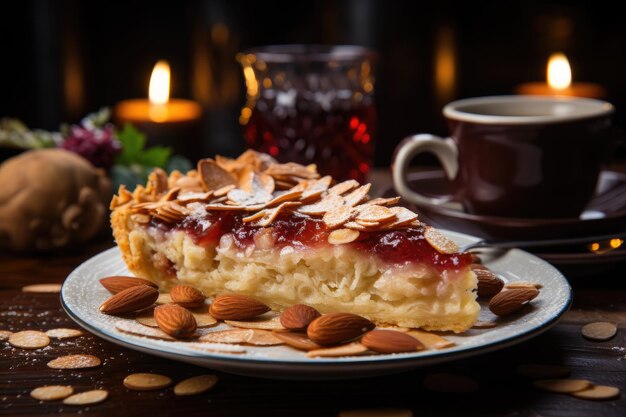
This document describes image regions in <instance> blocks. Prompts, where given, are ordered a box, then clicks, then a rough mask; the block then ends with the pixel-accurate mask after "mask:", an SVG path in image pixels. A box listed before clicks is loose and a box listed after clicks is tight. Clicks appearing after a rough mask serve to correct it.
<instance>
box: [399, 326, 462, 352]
mask: <svg viewBox="0 0 626 417" xmlns="http://www.w3.org/2000/svg"><path fill="white" fill-rule="evenodd" d="M408 334H410V335H411V336H413V337H414V338H416V339H417V340H419V341H420V342H422V344H423V345H424V346H425V347H426V349H445V348H449V347H452V346H454V345H455V343H454V342H453V341H451V340H448V339H446V338H445V337H443V336H439V335H438V334H435V333H431V332H426V331H424V330H411V331H409V332H408Z"/></svg>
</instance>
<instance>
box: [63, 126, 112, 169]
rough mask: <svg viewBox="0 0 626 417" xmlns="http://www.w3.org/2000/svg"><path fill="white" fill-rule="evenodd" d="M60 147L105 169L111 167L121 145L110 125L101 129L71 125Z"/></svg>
mask: <svg viewBox="0 0 626 417" xmlns="http://www.w3.org/2000/svg"><path fill="white" fill-rule="evenodd" d="M61 147H62V148H63V149H66V150H68V151H71V152H75V153H77V154H79V155H80V156H82V157H83V158H85V159H87V160H88V161H90V162H91V163H92V164H94V165H95V166H97V167H100V168H105V169H109V168H110V167H111V166H113V162H114V160H115V155H117V154H118V153H120V152H121V150H122V145H121V144H120V142H119V141H118V140H117V139H116V138H115V131H114V130H113V125H111V124H106V125H104V126H103V127H101V128H99V127H95V126H94V127H91V126H90V127H89V128H88V127H85V126H79V125H73V126H71V127H70V129H69V133H68V134H67V136H66V137H65V139H64V141H63V142H62V143H61Z"/></svg>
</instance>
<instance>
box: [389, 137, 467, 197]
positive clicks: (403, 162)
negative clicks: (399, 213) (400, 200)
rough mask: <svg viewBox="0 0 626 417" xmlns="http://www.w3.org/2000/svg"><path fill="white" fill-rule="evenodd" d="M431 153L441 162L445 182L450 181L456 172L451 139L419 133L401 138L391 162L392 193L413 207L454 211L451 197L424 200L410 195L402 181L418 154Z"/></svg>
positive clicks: (455, 157)
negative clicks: (441, 208)
mask: <svg viewBox="0 0 626 417" xmlns="http://www.w3.org/2000/svg"><path fill="white" fill-rule="evenodd" d="M422 152H431V153H433V154H434V155H435V156H436V157H437V158H438V159H439V162H441V165H442V166H443V170H444V172H445V174H446V177H447V178H448V180H453V179H454V178H455V177H456V175H457V173H458V171H459V162H458V154H459V150H458V148H457V146H456V143H454V141H453V140H452V139H451V138H442V137H439V136H435V135H431V134H429V133H420V134H418V135H411V136H407V137H406V138H404V140H403V141H402V142H400V145H399V146H398V150H397V152H396V156H395V158H394V160H393V165H392V167H391V172H392V176H393V184H394V186H395V188H396V191H397V192H398V193H399V194H400V195H401V196H402V197H404V198H406V199H407V200H408V201H410V202H411V203H414V204H417V205H437V206H445V207H449V208H457V206H458V204H456V203H451V202H450V199H451V198H452V196H450V195H447V196H442V197H428V196H425V195H423V194H420V193H418V192H415V191H413V190H412V189H411V188H410V187H409V185H408V183H407V180H406V174H407V170H408V168H409V164H410V163H411V160H412V159H413V158H414V157H415V156H416V155H417V154H419V153H422Z"/></svg>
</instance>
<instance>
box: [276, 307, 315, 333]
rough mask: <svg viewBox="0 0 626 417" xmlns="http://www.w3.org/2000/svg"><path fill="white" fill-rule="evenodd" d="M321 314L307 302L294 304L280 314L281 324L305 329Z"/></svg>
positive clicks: (295, 328)
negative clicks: (306, 303)
mask: <svg viewBox="0 0 626 417" xmlns="http://www.w3.org/2000/svg"><path fill="white" fill-rule="evenodd" d="M319 316H321V314H320V312H319V311H317V310H316V309H314V308H313V307H310V306H308V305H305V304H296V305H293V306H291V307H289V308H287V309H285V311H283V312H282V314H281V315H280V324H282V325H283V327H284V328H285V329H289V330H303V329H306V328H307V326H308V325H309V324H310V323H311V322H312V321H313V320H315V319H316V318H318V317H319Z"/></svg>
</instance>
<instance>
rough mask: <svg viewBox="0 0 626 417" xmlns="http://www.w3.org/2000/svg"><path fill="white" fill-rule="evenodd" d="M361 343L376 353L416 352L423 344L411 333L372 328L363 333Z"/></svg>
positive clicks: (422, 347)
mask: <svg viewBox="0 0 626 417" xmlns="http://www.w3.org/2000/svg"><path fill="white" fill-rule="evenodd" d="M361 344H363V345H365V346H367V347H368V348H369V349H371V350H373V351H374V352H378V353H402V352H416V351H418V350H422V349H424V345H423V344H421V343H420V341H419V340H417V339H416V338H414V337H413V336H411V335H408V334H406V333H403V332H396V331H394V330H372V331H371V332H368V333H365V335H364V336H363V338H362V339H361Z"/></svg>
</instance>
